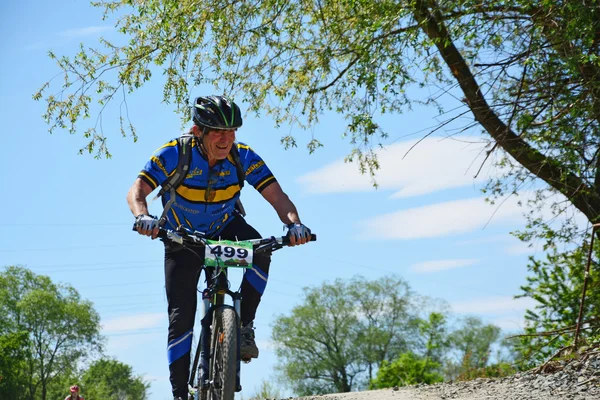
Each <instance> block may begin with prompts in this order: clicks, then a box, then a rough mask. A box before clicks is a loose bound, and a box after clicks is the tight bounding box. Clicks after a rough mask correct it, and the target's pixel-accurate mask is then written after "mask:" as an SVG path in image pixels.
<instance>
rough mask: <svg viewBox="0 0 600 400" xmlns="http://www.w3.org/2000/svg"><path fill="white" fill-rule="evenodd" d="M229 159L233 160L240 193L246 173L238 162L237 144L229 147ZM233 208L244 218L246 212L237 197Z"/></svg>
mask: <svg viewBox="0 0 600 400" xmlns="http://www.w3.org/2000/svg"><path fill="white" fill-rule="evenodd" d="M231 158H232V159H233V164H234V165H235V169H236V171H237V177H238V184H239V185H240V191H241V190H242V188H243V187H244V182H246V172H245V171H244V168H243V166H242V162H241V161H240V152H239V151H238V147H237V143H234V144H233V146H231ZM235 208H236V210H237V212H239V213H240V215H241V216H242V217H245V216H246V210H244V206H243V205H242V201H241V200H240V198H239V197H238V199H237V201H236V202H235Z"/></svg>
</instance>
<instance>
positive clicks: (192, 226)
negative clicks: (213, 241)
mask: <svg viewBox="0 0 600 400" xmlns="http://www.w3.org/2000/svg"><path fill="white" fill-rule="evenodd" d="M183 219H184V220H185V223H186V224H188V225H189V226H190V228H194V225H192V223H191V222H190V221H188V219H187V218H186V217H183Z"/></svg>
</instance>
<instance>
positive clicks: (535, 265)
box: [516, 243, 600, 368]
mask: <svg viewBox="0 0 600 400" xmlns="http://www.w3.org/2000/svg"><path fill="white" fill-rule="evenodd" d="M588 252H589V243H586V244H584V245H583V246H581V247H577V248H575V249H574V250H571V251H568V252H564V253H561V252H559V251H557V250H553V251H551V252H550V253H549V254H547V255H546V259H545V260H537V259H535V258H534V257H530V263H529V265H528V269H529V270H530V271H531V272H532V273H533V275H532V276H531V277H529V278H527V284H526V285H523V286H521V290H522V293H521V294H520V295H519V297H530V298H532V299H535V300H536V301H537V305H536V307H535V308H534V309H532V310H527V312H526V314H525V319H526V322H527V326H526V329H525V334H526V335H534V334H535V333H536V332H540V331H542V332H550V334H548V335H547V336H523V337H521V338H519V343H518V344H516V347H517V350H518V351H519V353H520V355H521V360H520V361H521V363H522V367H523V368H531V367H533V366H534V365H537V364H539V363H541V362H543V361H544V360H546V359H547V358H548V357H549V356H551V355H552V354H553V353H555V352H556V351H557V349H559V348H562V347H566V346H567V345H570V344H572V343H573V339H572V338H571V337H570V336H567V335H570V334H571V333H572V332H573V331H574V330H575V322H576V321H577V317H578V314H579V308H580V303H581V294H582V291H583V279H584V276H585V264H586V262H587V256H588ZM596 252H597V251H596ZM599 279H600V265H599V264H598V261H596V260H592V263H591V266H590V274H589V276H588V286H587V293H586V298H585V302H584V313H583V315H585V316H586V319H585V320H584V322H586V324H584V325H583V326H582V328H583V330H582V331H581V336H580V337H581V338H582V339H583V340H587V339H589V338H591V337H592V336H593V335H594V333H595V332H594V330H593V329H591V328H594V327H596V328H597V326H598V323H599V322H600V290H599V289H600V280H599Z"/></svg>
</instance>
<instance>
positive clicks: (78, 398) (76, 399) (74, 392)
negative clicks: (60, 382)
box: [65, 385, 83, 400]
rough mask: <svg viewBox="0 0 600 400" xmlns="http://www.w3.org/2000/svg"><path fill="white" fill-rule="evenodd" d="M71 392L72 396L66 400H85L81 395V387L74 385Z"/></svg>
mask: <svg viewBox="0 0 600 400" xmlns="http://www.w3.org/2000/svg"><path fill="white" fill-rule="evenodd" d="M70 390H71V394H70V395H68V396H67V397H65V400H83V397H82V396H80V395H79V386H77V385H73V386H71V388H70Z"/></svg>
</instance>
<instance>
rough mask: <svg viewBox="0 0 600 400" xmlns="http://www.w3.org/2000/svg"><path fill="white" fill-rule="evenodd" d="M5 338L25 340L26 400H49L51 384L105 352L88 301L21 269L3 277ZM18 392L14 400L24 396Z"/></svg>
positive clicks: (0, 307)
mask: <svg viewBox="0 0 600 400" xmlns="http://www.w3.org/2000/svg"><path fill="white" fill-rule="evenodd" d="M0 314H2V316H3V317H2V321H3V323H2V325H0V328H1V329H2V331H0V337H2V338H3V340H9V338H11V337H19V335H22V333H23V332H27V337H26V338H23V337H21V340H20V343H21V345H23V346H24V347H23V348H22V349H20V356H22V357H23V363H22V364H20V365H19V367H20V368H23V370H22V374H23V375H24V383H25V387H24V388H23V389H25V391H24V393H26V397H25V398H26V399H27V400H33V399H34V398H40V399H42V400H46V398H47V392H48V387H49V385H50V384H51V383H52V382H53V381H54V380H55V379H56V378H57V377H58V376H60V375H61V374H65V371H67V372H68V371H73V370H75V368H76V366H77V363H78V362H79V361H81V360H83V359H84V358H85V357H86V356H87V355H89V354H91V353H92V352H93V351H95V350H100V349H101V340H100V333H99V331H100V324H99V322H100V317H99V315H98V314H97V313H96V311H94V309H93V308H92V305H91V303H90V302H89V301H85V300H82V299H81V298H80V296H79V293H77V291H76V290H75V289H74V288H73V287H71V286H68V285H57V284H54V283H52V281H51V280H50V278H48V277H46V276H43V275H36V274H34V273H33V272H31V271H29V270H27V269H25V268H23V267H18V266H9V267H7V268H6V269H5V270H4V271H3V272H2V273H0ZM19 396H20V394H19V395H16V394H14V393H13V396H12V397H8V398H9V399H11V398H20V397H19Z"/></svg>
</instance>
